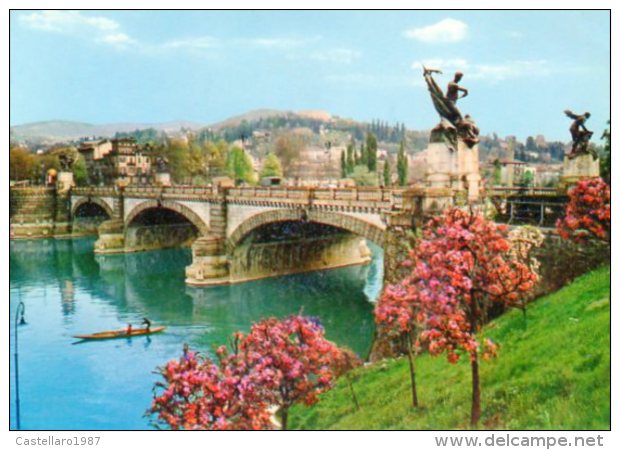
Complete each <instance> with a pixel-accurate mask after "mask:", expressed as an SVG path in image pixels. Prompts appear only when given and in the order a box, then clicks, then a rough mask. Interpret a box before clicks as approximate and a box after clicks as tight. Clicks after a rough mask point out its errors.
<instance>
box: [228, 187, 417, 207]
mask: <svg viewBox="0 0 620 450" xmlns="http://www.w3.org/2000/svg"><path fill="white" fill-rule="evenodd" d="M414 195H415V193H414V192H410V191H408V190H405V189H382V188H359V187H358V188H309V187H237V188H230V189H228V190H227V192H226V200H227V201H229V202H233V203H234V202H240V203H244V202H249V203H276V204H282V205H291V206H298V207H313V208H318V209H321V208H326V209H332V208H335V209H340V208H344V209H365V210H374V211H386V210H393V209H414V205H413V202H412V201H410V198H412V197H413V196H414Z"/></svg>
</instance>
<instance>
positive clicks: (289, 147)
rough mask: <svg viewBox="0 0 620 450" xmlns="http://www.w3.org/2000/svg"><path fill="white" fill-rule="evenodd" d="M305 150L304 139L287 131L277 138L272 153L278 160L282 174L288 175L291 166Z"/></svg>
mask: <svg viewBox="0 0 620 450" xmlns="http://www.w3.org/2000/svg"><path fill="white" fill-rule="evenodd" d="M305 148H306V139H305V137H304V136H301V135H300V134H297V133H294V132H292V131H287V132H284V133H283V134H281V135H280V136H278V138H277V139H276V140H275V143H274V149H273V152H274V153H275V154H276V156H277V157H278V158H280V161H281V163H282V169H283V170H284V174H287V173H288V171H289V170H290V168H291V166H292V164H293V163H294V162H295V161H297V160H298V159H299V157H300V155H301V152H302V151H303V150H304V149H305Z"/></svg>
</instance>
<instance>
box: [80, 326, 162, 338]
mask: <svg viewBox="0 0 620 450" xmlns="http://www.w3.org/2000/svg"><path fill="white" fill-rule="evenodd" d="M165 329H166V327H151V329H150V330H148V331H147V330H146V328H133V329H132V330H131V332H130V333H127V330H126V329H125V330H113V331H100V332H99V333H93V334H79V335H77V336H73V337H74V338H77V339H87V340H101V339H117V338H130V337H134V336H147V335H149V334H155V333H161V332H162V331H164V330H165Z"/></svg>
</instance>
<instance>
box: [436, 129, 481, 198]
mask: <svg viewBox="0 0 620 450" xmlns="http://www.w3.org/2000/svg"><path fill="white" fill-rule="evenodd" d="M426 163H427V172H426V181H427V185H428V186H429V187H432V188H452V189H454V190H465V191H467V199H468V200H469V201H470V202H475V201H477V200H478V199H479V197H480V179H481V177H480V169H479V166H480V164H479V160H478V146H477V145H474V146H473V147H471V148H470V147H469V146H468V145H467V144H466V143H465V142H463V141H462V140H460V139H459V140H458V141H457V148H456V150H454V149H453V148H452V147H451V146H450V145H449V144H448V143H447V142H431V143H429V144H428V148H427V150H426Z"/></svg>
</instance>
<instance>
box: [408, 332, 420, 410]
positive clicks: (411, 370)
mask: <svg viewBox="0 0 620 450" xmlns="http://www.w3.org/2000/svg"><path fill="white" fill-rule="evenodd" d="M406 339H407V359H408V360H409V376H410V377H411V403H412V405H413V407H414V408H417V407H418V390H417V387H416V384H415V366H414V365H413V351H412V349H411V339H410V337H409V335H407V337H406Z"/></svg>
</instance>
